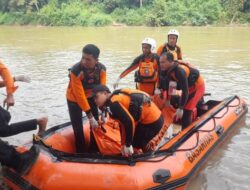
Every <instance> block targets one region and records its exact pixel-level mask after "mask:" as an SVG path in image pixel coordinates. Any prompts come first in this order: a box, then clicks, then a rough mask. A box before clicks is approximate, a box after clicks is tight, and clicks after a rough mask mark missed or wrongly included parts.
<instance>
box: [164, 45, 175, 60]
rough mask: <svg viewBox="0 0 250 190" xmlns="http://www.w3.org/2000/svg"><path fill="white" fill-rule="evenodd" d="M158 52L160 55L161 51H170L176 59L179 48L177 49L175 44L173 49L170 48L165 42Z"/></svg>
mask: <svg viewBox="0 0 250 190" xmlns="http://www.w3.org/2000/svg"><path fill="white" fill-rule="evenodd" d="M159 52H160V55H162V54H163V53H166V52H170V53H172V54H173V56H174V60H178V54H179V49H178V46H175V48H174V50H171V49H170V48H169V47H168V45H167V44H165V45H164V46H162V47H161V49H160V50H159ZM160 55H159V56H160Z"/></svg>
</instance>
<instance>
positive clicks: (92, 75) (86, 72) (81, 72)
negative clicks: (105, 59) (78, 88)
mask: <svg viewBox="0 0 250 190" xmlns="http://www.w3.org/2000/svg"><path fill="white" fill-rule="evenodd" d="M102 70H105V67H104V65H102V64H101V63H97V64H96V65H95V68H94V69H93V70H92V69H91V70H90V69H87V68H84V67H81V66H80V63H78V64H76V65H75V66H74V67H72V68H71V69H69V71H70V72H73V73H74V74H75V75H76V76H78V77H79V78H80V79H81V81H82V86H83V88H84V90H85V93H86V95H87V97H89V96H90V95H91V93H92V89H93V88H94V87H95V86H96V85H98V84H100V83H101V72H102Z"/></svg>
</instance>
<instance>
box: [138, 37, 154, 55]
mask: <svg viewBox="0 0 250 190" xmlns="http://www.w3.org/2000/svg"><path fill="white" fill-rule="evenodd" d="M141 44H148V45H150V46H151V52H154V51H155V49H156V41H155V40H154V39H153V38H145V39H144V40H142V42H141Z"/></svg>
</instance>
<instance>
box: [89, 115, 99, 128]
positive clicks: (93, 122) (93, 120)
mask: <svg viewBox="0 0 250 190" xmlns="http://www.w3.org/2000/svg"><path fill="white" fill-rule="evenodd" d="M89 124H90V127H91V129H96V128H100V127H101V126H100V125H99V124H98V122H97V121H96V120H95V118H94V117H91V118H90V119H89Z"/></svg>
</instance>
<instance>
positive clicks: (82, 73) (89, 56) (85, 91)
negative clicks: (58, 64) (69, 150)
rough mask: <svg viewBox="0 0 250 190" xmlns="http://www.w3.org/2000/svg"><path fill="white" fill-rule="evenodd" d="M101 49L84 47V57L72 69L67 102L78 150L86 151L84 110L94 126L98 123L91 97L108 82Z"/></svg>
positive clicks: (95, 108) (96, 112) (91, 45)
mask: <svg viewBox="0 0 250 190" xmlns="http://www.w3.org/2000/svg"><path fill="white" fill-rule="evenodd" d="M99 54H100V50H99V48H98V47H97V46H95V45H93V44H88V45H86V46H84V47H83V50H82V58H81V60H80V62H78V63H76V64H75V65H74V66H73V67H72V68H71V69H70V81H69V85H68V89H67V95H66V96H67V102H68V109H69V115H70V120H71V123H72V127H73V130H74V135H75V143H76V151H77V152H78V153H81V152H84V147H85V143H84V138H83V128H82V126H83V122H82V111H84V112H85V113H86V115H87V117H88V120H89V123H90V126H91V127H92V128H95V127H99V125H98V122H97V121H98V108H97V107H96V105H95V102H94V99H93V98H92V97H91V94H92V89H93V88H94V87H95V86H96V85H98V84H103V85H105V84H106V68H105V66H104V65H103V64H101V63H100V62H99V61H98V58H99Z"/></svg>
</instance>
